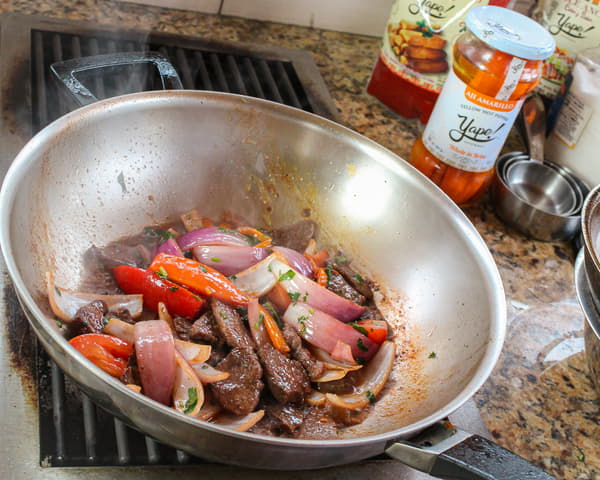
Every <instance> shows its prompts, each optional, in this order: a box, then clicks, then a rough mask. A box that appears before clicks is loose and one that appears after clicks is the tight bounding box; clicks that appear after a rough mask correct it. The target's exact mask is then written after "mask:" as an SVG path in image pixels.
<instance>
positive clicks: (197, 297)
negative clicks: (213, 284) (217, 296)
mask: <svg viewBox="0 0 600 480" xmlns="http://www.w3.org/2000/svg"><path fill="white" fill-rule="evenodd" d="M193 297H194V298H195V299H196V300H198V301H199V302H201V301H202V297H199V296H198V295H194V296H193Z"/></svg>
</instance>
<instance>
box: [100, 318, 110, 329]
mask: <svg viewBox="0 0 600 480" xmlns="http://www.w3.org/2000/svg"><path fill="white" fill-rule="evenodd" d="M108 322H109V320H108V318H106V317H103V318H102V323H103V324H104V326H105V327H106V326H107V325H108Z"/></svg>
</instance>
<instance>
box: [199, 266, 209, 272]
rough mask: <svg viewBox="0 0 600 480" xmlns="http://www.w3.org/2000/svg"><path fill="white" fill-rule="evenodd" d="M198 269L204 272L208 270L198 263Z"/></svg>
mask: <svg viewBox="0 0 600 480" xmlns="http://www.w3.org/2000/svg"><path fill="white" fill-rule="evenodd" d="M200 271H201V272H202V273H206V272H208V270H207V269H206V267H205V266H204V265H200Z"/></svg>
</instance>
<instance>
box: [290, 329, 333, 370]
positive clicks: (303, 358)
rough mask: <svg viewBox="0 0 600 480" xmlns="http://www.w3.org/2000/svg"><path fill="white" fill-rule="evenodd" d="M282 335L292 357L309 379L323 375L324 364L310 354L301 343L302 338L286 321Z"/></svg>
mask: <svg viewBox="0 0 600 480" xmlns="http://www.w3.org/2000/svg"><path fill="white" fill-rule="evenodd" d="M283 336H284V337H285V341H286V342H287V344H288V346H289V347H290V349H291V351H292V357H293V358H294V359H295V360H298V361H299V362H300V363H301V364H302V366H303V367H304V370H306V373H308V376H309V378H310V379H311V381H314V380H315V379H317V378H319V377H320V376H321V375H323V372H324V371H325V364H323V362H321V361H320V360H317V359H316V358H315V357H313V356H312V354H311V353H310V351H309V350H308V349H307V348H306V347H304V345H303V344H302V339H301V338H300V336H299V335H298V333H297V332H296V330H295V329H294V328H293V327H291V326H290V325H288V324H287V323H285V324H284V325H283Z"/></svg>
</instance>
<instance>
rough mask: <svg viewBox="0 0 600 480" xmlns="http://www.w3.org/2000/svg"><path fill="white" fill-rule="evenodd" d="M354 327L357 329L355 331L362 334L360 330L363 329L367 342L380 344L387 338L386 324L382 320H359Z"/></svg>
mask: <svg viewBox="0 0 600 480" xmlns="http://www.w3.org/2000/svg"><path fill="white" fill-rule="evenodd" d="M356 325H357V326H358V327H359V328H358V329H357V330H359V331H361V332H362V333H363V334H364V333H365V332H363V331H362V329H365V330H366V332H367V333H366V335H367V337H369V340H373V341H374V342H375V343H379V344H381V343H383V342H384V340H385V339H386V338H387V334H388V326H387V322H385V321H383V320H359V321H358V322H356Z"/></svg>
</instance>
